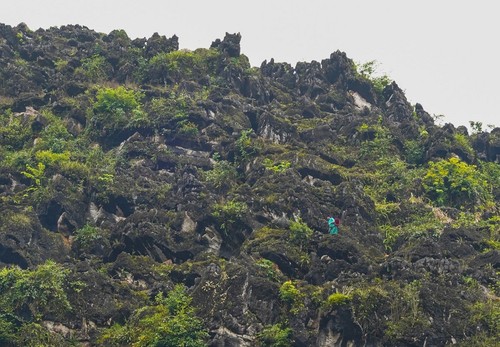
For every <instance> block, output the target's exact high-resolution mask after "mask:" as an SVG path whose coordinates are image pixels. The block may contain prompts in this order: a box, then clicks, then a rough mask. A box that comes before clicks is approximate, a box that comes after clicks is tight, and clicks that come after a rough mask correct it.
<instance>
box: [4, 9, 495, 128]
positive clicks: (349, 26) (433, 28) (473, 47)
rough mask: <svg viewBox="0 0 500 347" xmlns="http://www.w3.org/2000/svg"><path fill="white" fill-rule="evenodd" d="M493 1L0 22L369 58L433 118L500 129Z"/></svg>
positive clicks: (91, 14)
mask: <svg viewBox="0 0 500 347" xmlns="http://www.w3.org/2000/svg"><path fill="white" fill-rule="evenodd" d="M497 6H498V4H496V1H493V0H475V1H456V0H419V1H402V0H377V1H375V0H302V1H299V0H253V1H239V0H211V1H208V0H176V1H168V0H163V1H160V0H141V1H137V0H16V1H10V0H2V4H1V10H0V22H3V23H6V24H10V25H17V24H19V23H20V22H25V23H26V24H27V25H28V26H29V27H30V28H31V29H33V30H36V29H38V28H40V27H42V28H48V27H51V26H60V25H64V24H81V25H85V26H87V27H89V28H91V29H94V30H96V31H99V32H104V33H109V32H110V31H111V30H113V29H125V31H126V32H127V33H128V35H129V36H130V37H131V38H136V37H149V36H151V35H152V34H153V33H154V32H158V33H160V34H163V35H166V36H168V37H170V36H172V35H174V34H176V35H177V36H179V43H180V46H181V48H187V49H196V48H199V47H205V48H208V47H209V46H210V44H211V42H212V41H213V40H215V39H216V38H223V37H224V34H225V32H230V33H234V32H240V33H241V35H242V42H241V47H242V53H243V54H245V55H247V56H248V57H249V59H250V62H251V64H252V65H254V66H260V64H261V62H262V61H263V60H265V59H267V60H269V59H270V58H274V59H275V61H286V62H289V63H291V64H292V65H295V63H296V62H297V61H311V60H317V61H321V60H322V59H325V58H328V57H329V55H330V53H332V52H334V51H336V50H341V51H344V52H346V53H347V55H348V56H349V57H350V58H351V59H353V60H354V61H356V62H366V61H371V60H377V61H378V62H379V63H380V66H379V70H380V72H383V73H386V74H388V75H389V76H390V77H391V78H392V79H394V80H395V81H396V82H397V83H398V85H399V86H400V87H401V88H402V89H403V90H405V91H406V95H407V98H408V99H409V101H410V102H411V103H412V104H414V103H416V102H418V103H420V104H422V105H423V106H424V108H425V109H426V110H427V111H428V112H429V113H430V114H431V115H444V118H443V120H442V121H441V123H443V122H451V123H453V124H455V125H461V124H463V125H468V124H469V121H470V120H474V121H480V122H482V123H483V124H484V128H486V126H487V125H488V124H494V125H496V126H500V112H499V110H498V107H497V103H498V101H499V100H498V94H499V92H500V68H499V65H500V47H499V37H498V36H499V34H500V19H499V14H500V11H498V10H497Z"/></svg>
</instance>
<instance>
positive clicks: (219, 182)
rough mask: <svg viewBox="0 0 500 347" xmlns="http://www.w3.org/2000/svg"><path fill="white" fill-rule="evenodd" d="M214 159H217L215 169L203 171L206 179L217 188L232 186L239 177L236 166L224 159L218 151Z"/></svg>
mask: <svg viewBox="0 0 500 347" xmlns="http://www.w3.org/2000/svg"><path fill="white" fill-rule="evenodd" d="M212 159H213V160H215V162H214V166H213V169H212V170H209V171H204V172H203V177H204V179H205V181H207V182H208V183H210V184H211V185H212V186H213V187H214V188H216V189H221V190H222V189H228V188H230V187H231V185H232V184H233V182H234V181H235V179H236V177H237V172H236V168H235V167H234V166H233V165H232V164H231V163H230V162H229V161H227V160H222V159H221V158H220V155H219V154H218V153H215V154H214V155H213V157H212Z"/></svg>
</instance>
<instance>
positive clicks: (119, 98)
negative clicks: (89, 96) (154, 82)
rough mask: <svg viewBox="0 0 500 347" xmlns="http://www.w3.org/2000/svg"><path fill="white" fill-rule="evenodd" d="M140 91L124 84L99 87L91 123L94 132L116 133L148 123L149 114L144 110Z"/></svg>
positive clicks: (101, 133) (103, 133)
mask: <svg viewBox="0 0 500 347" xmlns="http://www.w3.org/2000/svg"><path fill="white" fill-rule="evenodd" d="M142 97H143V95H142V94H141V93H140V92H137V91H134V90H131V89H127V88H125V87H123V86H118V87H116V88H107V87H98V88H97V91H96V99H95V101H94V103H93V107H92V110H93V112H92V114H91V115H90V119H89V120H90V123H91V125H92V132H93V133H97V134H100V135H101V136H103V135H115V134H116V133H119V132H122V131H123V129H124V128H127V127H134V126H142V125H144V124H147V115H146V113H144V111H143V110H142V106H141V99H142Z"/></svg>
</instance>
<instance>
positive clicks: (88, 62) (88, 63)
mask: <svg viewBox="0 0 500 347" xmlns="http://www.w3.org/2000/svg"><path fill="white" fill-rule="evenodd" d="M111 69H112V68H111V65H110V64H109V63H108V62H107V61H106V59H105V58H104V57H103V56H101V55H98V54H94V55H93V56H91V57H89V58H85V59H82V66H80V67H78V68H76V69H75V75H77V76H78V75H82V76H84V77H86V78H87V79H89V80H90V81H92V82H99V81H104V80H106V79H107V78H108V73H109V72H110V71H111Z"/></svg>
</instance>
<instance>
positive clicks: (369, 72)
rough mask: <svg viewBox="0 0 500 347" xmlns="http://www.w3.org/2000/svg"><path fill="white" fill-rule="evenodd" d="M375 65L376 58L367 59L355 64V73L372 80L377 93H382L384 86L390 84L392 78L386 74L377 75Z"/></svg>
mask: <svg viewBox="0 0 500 347" xmlns="http://www.w3.org/2000/svg"><path fill="white" fill-rule="evenodd" d="M377 65H378V62H377V61H376V60H372V61H368V62H366V63H363V64H356V66H355V67H356V70H357V73H358V74H359V75H360V76H361V77H363V78H365V79H367V80H369V81H371V82H372V84H373V88H374V89H375V91H376V92H377V93H379V94H381V93H382V91H383V90H384V88H385V87H386V86H388V85H389V84H391V82H392V80H391V79H390V78H389V76H387V75H386V74H383V75H380V76H377Z"/></svg>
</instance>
